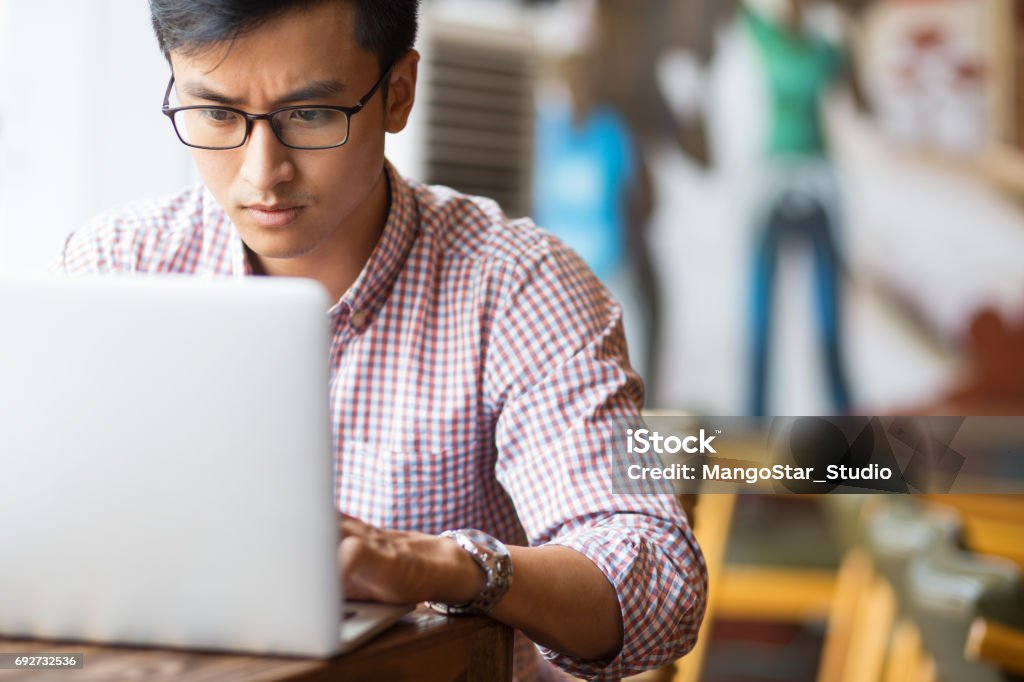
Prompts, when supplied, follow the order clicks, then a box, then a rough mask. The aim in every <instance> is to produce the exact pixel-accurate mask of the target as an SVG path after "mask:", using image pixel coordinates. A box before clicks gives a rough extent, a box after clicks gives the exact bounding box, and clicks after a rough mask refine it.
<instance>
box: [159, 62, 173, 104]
mask: <svg viewBox="0 0 1024 682" xmlns="http://www.w3.org/2000/svg"><path fill="white" fill-rule="evenodd" d="M173 87H174V72H173V71H172V72H171V80H169V81H167V91H166V92H165V93H164V104H163V106H162V107H161V108H162V109H167V108H169V107H170V105H171V88H173Z"/></svg>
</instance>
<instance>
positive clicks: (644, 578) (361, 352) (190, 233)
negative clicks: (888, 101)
mask: <svg viewBox="0 0 1024 682" xmlns="http://www.w3.org/2000/svg"><path fill="white" fill-rule="evenodd" d="M386 170H387V173H388V176H389V178H388V179H389V183H390V188H391V206H390V212H389V215H388V219H387V223H386V225H385V227H384V231H383V234H382V235H381V238H380V241H379V243H378V244H377V246H376V248H375V250H374V251H373V253H372V254H371V256H370V258H369V261H368V262H367V263H366V265H365V267H364V268H363V270H362V272H361V273H360V275H359V277H358V278H357V279H356V281H355V283H354V284H353V285H352V286H351V288H350V289H349V290H348V291H347V292H346V293H345V294H344V295H343V296H342V297H341V299H340V300H339V301H338V302H337V303H335V304H334V305H333V306H332V307H331V309H330V310H329V311H328V315H329V317H330V320H331V322H332V324H333V327H332V328H333V338H332V341H331V349H330V367H331V382H330V391H331V393H330V399H331V408H332V410H331V412H332V415H333V422H334V429H335V433H336V435H337V439H336V444H337V471H338V476H337V479H336V482H335V491H336V495H337V503H338V507H339V508H340V509H341V510H342V511H345V512H347V513H349V514H352V515H354V516H356V517H359V518H361V519H363V520H365V521H367V522H368V523H372V524H374V525H377V526H380V527H384V528H394V529H406V530H419V531H424V532H428V533H439V532H441V531H443V530H445V529H449V528H466V527H472V528H479V529H481V530H484V531H486V532H487V533H490V534H492V535H494V536H495V537H497V538H499V539H501V540H502V541H504V542H506V543H508V544H516V545H531V546H536V545H550V544H554V545H563V546H566V547H570V548H572V549H575V550H577V551H579V552H581V553H582V554H584V555H586V556H587V557H589V558H590V559H591V560H592V561H593V562H594V563H595V564H596V565H597V566H598V567H599V568H600V569H601V571H603V572H604V574H605V576H606V577H607V578H608V581H609V582H610V583H611V584H612V585H613V586H614V588H615V590H616V592H617V594H618V597H619V603H620V605H621V608H622V614H623V618H624V632H625V640H624V645H623V648H622V651H621V653H620V654H619V656H618V657H617V658H616V659H615V660H614V661H611V662H608V661H603V662H596V663H595V662H593V661H584V660H579V659H574V658H572V657H569V656H565V655H562V654H559V653H557V652H554V651H550V650H546V649H543V648H540V652H541V653H542V654H543V656H544V658H546V659H548V660H549V661H550V662H551V663H554V665H555V666H557V667H558V668H561V669H562V670H565V671H567V672H569V673H571V674H573V675H576V676H580V677H588V678H594V679H617V678H619V677H621V676H622V675H628V674H631V673H633V672H637V671H639V670H641V669H644V668H649V667H653V666H656V665H658V664H661V663H663V662H666V661H670V660H672V659H674V658H677V657H679V656H681V655H682V654H683V653H685V652H686V651H688V650H689V649H690V648H691V647H692V646H693V644H694V643H695V641H696V637H697V629H698V626H699V624H700V621H701V618H702V616H703V611H704V590H705V580H706V577H705V571H704V565H703V559H702V557H701V555H700V551H699V550H698V548H697V545H696V543H695V541H694V539H693V536H692V534H691V533H690V529H689V527H688V524H687V522H686V519H685V517H684V516H683V515H682V514H681V512H680V510H679V508H678V506H677V505H676V503H675V501H674V500H673V499H672V498H671V497H670V496H659V495H616V494H613V493H612V490H611V456H612V453H613V452H614V451H616V445H615V444H616V443H619V444H621V443H622V442H623V438H624V436H623V434H622V433H621V429H618V428H615V427H614V425H613V420H612V417H613V416H614V415H627V416H635V415H636V414H637V410H638V408H639V406H640V405H641V403H642V399H643V386H642V383H641V381H640V379H639V377H638V376H637V375H636V374H635V373H634V372H633V370H632V369H631V368H630V365H629V361H628V358H627V352H626V344H625V339H624V336H623V331H622V324H621V312H620V308H619V306H618V305H617V304H616V303H615V302H614V301H613V300H612V299H611V298H610V296H609V294H608V293H607V292H606V291H605V289H604V288H603V287H602V286H601V285H600V284H599V283H598V281H597V280H596V279H595V278H594V276H593V275H592V274H591V273H590V271H589V270H588V269H587V267H586V266H585V265H584V264H583V263H582V261H581V260H580V259H579V258H578V257H577V256H576V255H575V254H574V253H573V252H572V251H570V250H569V249H568V248H566V247H565V246H564V245H562V244H561V243H560V242H559V241H557V240H556V239H554V238H553V237H551V236H550V235H548V234H546V233H545V232H543V231H542V230H540V229H538V228H537V227H536V226H534V225H533V224H532V223H531V222H529V221H528V220H517V221H510V220H509V219H508V218H506V217H505V216H504V215H503V214H502V212H501V210H500V209H499V208H498V206H497V205H496V204H495V203H494V202H492V201H490V200H487V199H482V198H478V197H468V196H464V195H461V194H458V193H456V192H454V191H453V190H451V189H448V188H445V187H428V186H424V185H421V184H418V183H416V182H413V181H410V180H406V179H404V178H402V177H401V176H400V175H399V174H398V173H397V172H396V171H395V170H394V168H393V167H391V165H390V164H387V166H386ZM60 269H61V270H63V271H64V272H67V273H69V274H102V273H112V272H118V273H125V272H128V273H189V274H194V275H201V276H226V277H243V276H246V275H250V274H251V270H250V267H249V263H248V259H247V257H246V255H245V248H244V246H243V244H242V242H241V240H240V239H239V236H238V233H237V232H236V230H235V228H234V226H233V225H232V223H231V221H230V219H229V218H228V217H227V215H226V213H225V212H224V210H223V209H222V208H221V207H220V206H218V205H217V203H216V202H215V200H214V198H213V196H212V195H211V194H210V193H209V191H208V190H206V189H205V188H204V187H202V186H196V187H193V188H191V189H188V190H186V191H184V192H182V193H181V194H178V195H176V196H174V197H171V198H168V199H164V200H160V201H151V202H139V203H135V204H131V205H129V206H127V207H125V208H122V209H120V210H117V211H114V212H111V213H107V214H104V215H101V216H100V217H98V218H97V219H95V220H94V221H92V222H91V223H89V224H88V225H86V226H85V227H84V228H82V229H80V230H78V231H77V232H75V233H73V234H72V235H71V236H70V237H69V238H68V240H67V242H66V244H65V248H64V253H63V258H62V260H61V267H60ZM515 669H516V676H517V678H518V679H549V678H556V677H558V675H557V669H556V668H554V667H552V666H551V665H550V664H549V663H545V662H544V661H543V660H542V659H541V658H540V657H538V656H537V649H536V648H535V647H534V646H533V645H532V644H531V643H530V642H529V641H528V640H526V639H525V638H524V637H522V636H521V634H518V633H517V643H516V659H515Z"/></svg>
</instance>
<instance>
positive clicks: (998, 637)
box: [964, 618, 1024, 675]
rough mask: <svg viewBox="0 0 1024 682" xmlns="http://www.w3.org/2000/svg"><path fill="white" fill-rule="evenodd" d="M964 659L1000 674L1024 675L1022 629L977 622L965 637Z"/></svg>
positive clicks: (987, 621) (1023, 633)
mask: <svg viewBox="0 0 1024 682" xmlns="http://www.w3.org/2000/svg"><path fill="white" fill-rule="evenodd" d="M964 655H965V656H967V658H968V660H972V661H985V662H987V663H990V664H991V665H994V666H995V667H997V668H999V669H1000V670H1002V671H1003V672H1007V673H1011V674H1014V675H1024V629H1019V628H1013V627H1009V626H1007V625H1004V624H1002V623H997V622H995V621H991V620H988V619H986V618H977V619H975V621H974V622H973V623H972V624H971V631H970V633H969V634H968V635H967V644H966V646H965V647H964Z"/></svg>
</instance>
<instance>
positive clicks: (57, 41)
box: [0, 0, 195, 272]
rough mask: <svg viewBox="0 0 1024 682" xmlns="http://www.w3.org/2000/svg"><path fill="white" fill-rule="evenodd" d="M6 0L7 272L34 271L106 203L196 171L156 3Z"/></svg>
mask: <svg viewBox="0 0 1024 682" xmlns="http://www.w3.org/2000/svg"><path fill="white" fill-rule="evenodd" d="M0 3H2V4H0V272H33V271H40V270H43V269H45V268H46V267H47V266H48V265H49V264H50V263H51V262H52V261H53V260H54V258H55V257H56V254H57V253H58V252H59V250H60V247H61V244H62V242H63V239H64V237H65V236H66V235H67V233H68V232H70V231H71V230H73V229H75V228H76V227H77V226H79V225H81V224H82V223H83V222H84V221H86V220H88V219H89V218H90V217H92V216H93V215H95V214H96V213H98V212H99V211H101V210H103V209H106V208H111V207H113V206H116V205H118V204H120V203H123V202H125V201H128V200H130V199H134V198H140V197H145V196H152V195H158V194H163V193H168V192H172V191H174V190H175V189H177V188H178V187H180V186H182V185H183V184H185V183H187V182H190V181H191V180H192V179H193V178H194V177H195V176H194V174H193V171H192V167H191V161H190V159H189V155H188V152H187V151H186V150H185V148H184V147H183V146H182V145H181V144H180V143H179V142H178V141H177V139H176V138H175V137H174V133H173V131H172V129H171V126H170V124H169V123H168V122H167V120H166V118H165V117H164V116H163V115H162V114H161V113H160V101H161V97H162V96H163V91H164V87H165V86H166V84H167V78H168V75H169V71H168V68H167V64H166V62H165V61H164V59H163V56H162V55H161V54H160V52H159V50H158V49H157V46H156V39H155V38H154V36H153V31H152V28H151V27H150V24H149V10H148V4H147V3H145V2H142V1H141V0H87V1H83V2H67V0H0Z"/></svg>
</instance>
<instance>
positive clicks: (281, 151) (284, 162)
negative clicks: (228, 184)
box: [241, 121, 295, 192]
mask: <svg viewBox="0 0 1024 682" xmlns="http://www.w3.org/2000/svg"><path fill="white" fill-rule="evenodd" d="M291 151H292V150H290V149H288V147H285V146H284V145H283V144H281V142H280V141H279V140H278V139H277V137H275V136H274V131H273V130H271V129H270V122H269V121H254V122H253V124H252V131H251V132H250V134H249V139H248V140H247V141H246V143H245V146H244V147H242V153H243V154H244V159H243V161H242V169H241V177H242V180H244V181H245V182H247V183H248V184H250V185H251V186H252V187H253V188H254V189H256V190H259V191H260V192H266V191H268V190H271V189H273V188H274V187H276V186H277V185H279V184H281V183H283V182H288V181H289V180H292V179H293V178H294V177H295V165H294V163H293V162H292V159H291Z"/></svg>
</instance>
